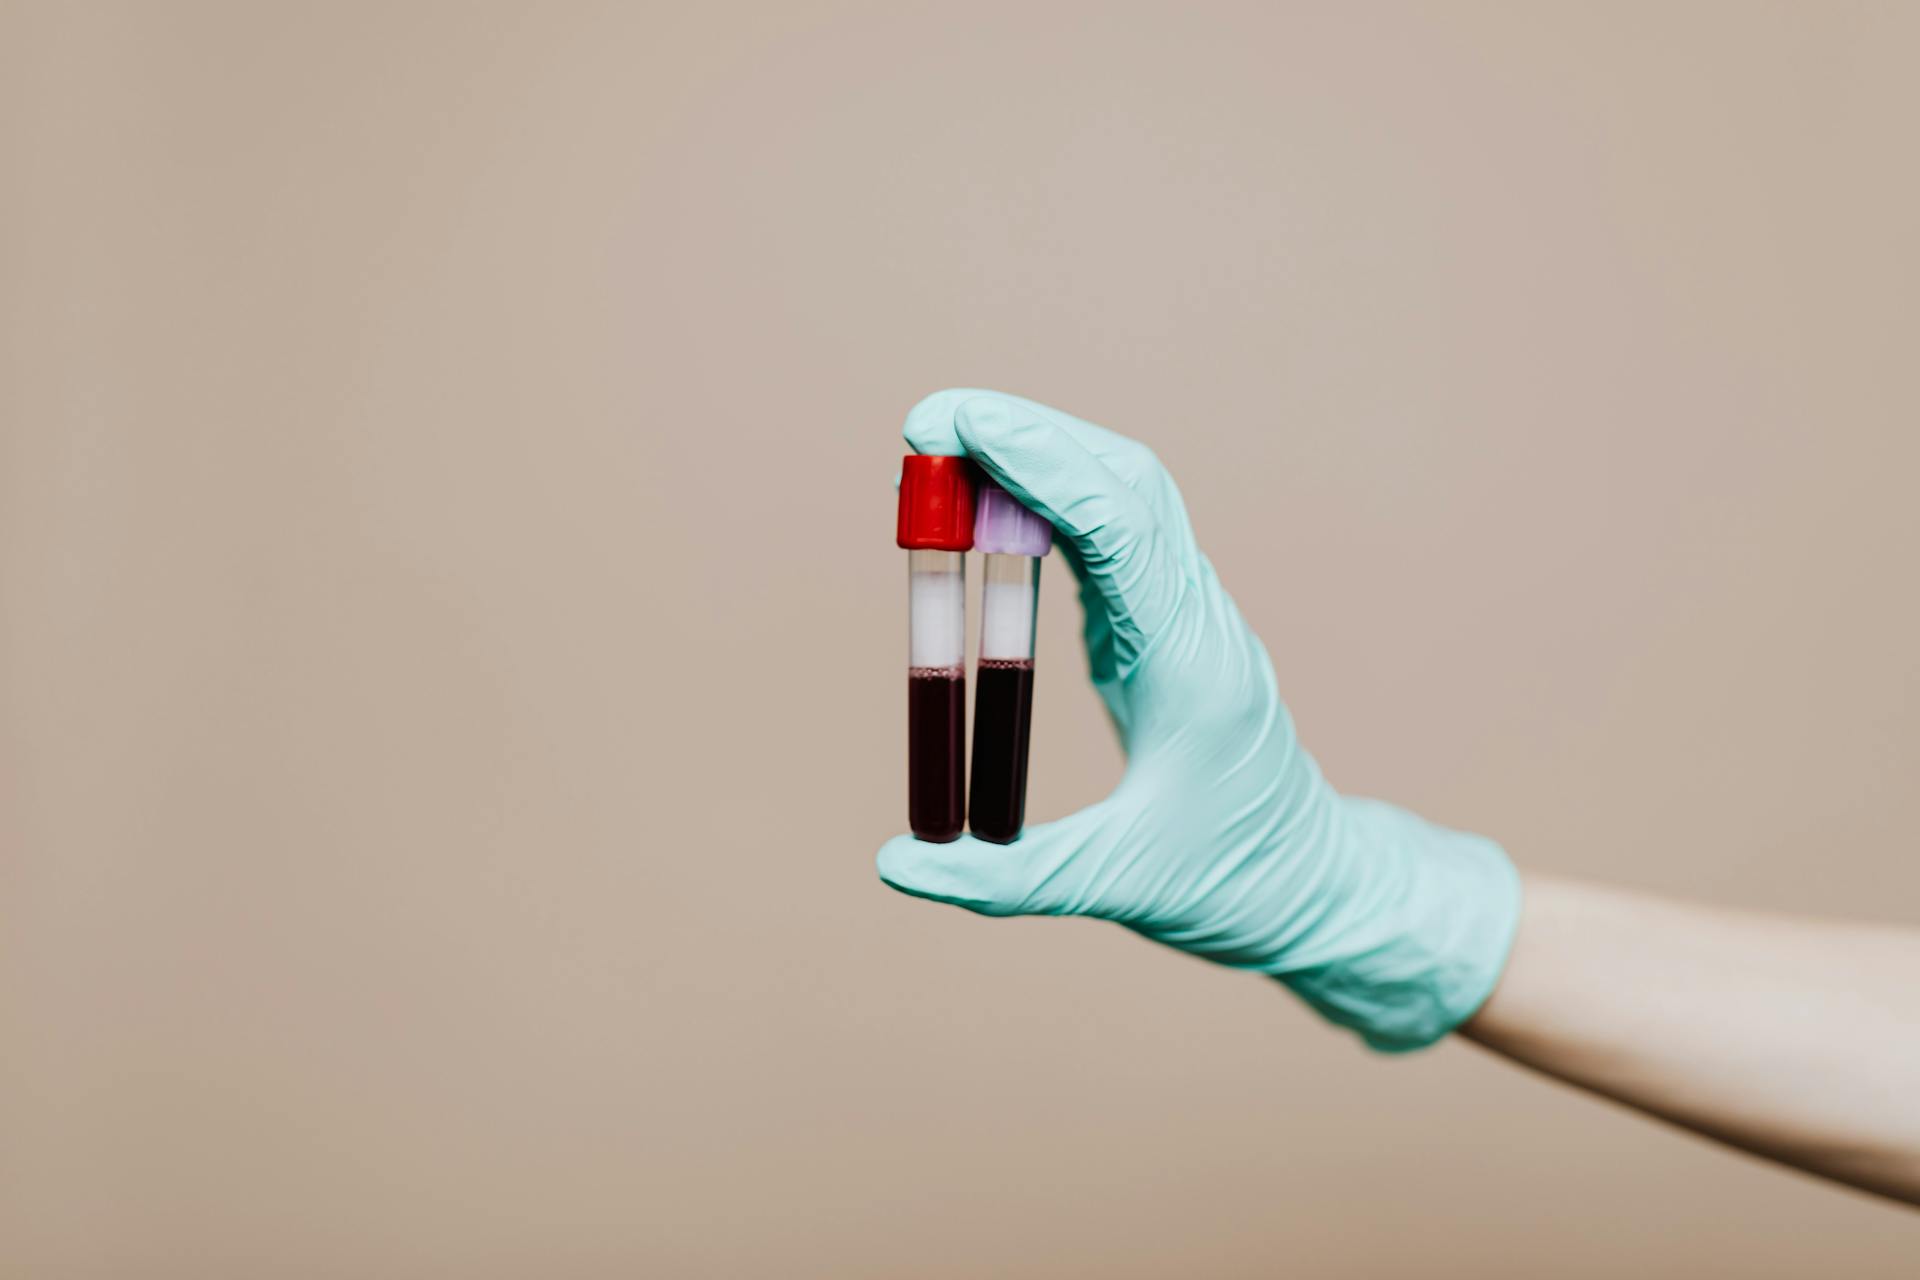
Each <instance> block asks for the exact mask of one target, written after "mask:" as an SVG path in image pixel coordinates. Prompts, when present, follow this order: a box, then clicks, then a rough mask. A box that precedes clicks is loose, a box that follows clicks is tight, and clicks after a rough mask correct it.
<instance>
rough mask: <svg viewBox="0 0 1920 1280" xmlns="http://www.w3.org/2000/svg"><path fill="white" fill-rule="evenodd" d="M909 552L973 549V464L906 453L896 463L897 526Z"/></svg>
mask: <svg viewBox="0 0 1920 1280" xmlns="http://www.w3.org/2000/svg"><path fill="white" fill-rule="evenodd" d="M896 540H897V541H898V542H899V543H900V545H901V546H903V547H905V548H906V549H907V550H909V551H971V550H973V464H972V463H971V462H969V461H967V460H966V459H965V458H941V457H935V456H933V455H931V454H922V453H910V454H908V455H907V457H906V460H905V461H903V462H902V463H901V464H900V525H899V531H898V535H897V538H896Z"/></svg>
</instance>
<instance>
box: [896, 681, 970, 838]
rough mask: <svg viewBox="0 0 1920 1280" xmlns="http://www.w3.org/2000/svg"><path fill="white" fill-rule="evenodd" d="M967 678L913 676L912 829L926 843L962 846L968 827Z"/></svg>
mask: <svg viewBox="0 0 1920 1280" xmlns="http://www.w3.org/2000/svg"><path fill="white" fill-rule="evenodd" d="M966 751H967V675H966V671H965V669H964V668H961V667H911V668H909V669H908V671H907V825H908V826H910V827H912V828H913V834H914V835H916V836H918V837H919V838H920V839H922V840H930V841H932V842H934V843H935V844H945V843H946V842H947V841H949V840H956V839H958V838H959V836H960V830H961V828H962V827H963V826H964V825H965V823H966V808H965V806H966V799H967V795H966V793H967V759H966Z"/></svg>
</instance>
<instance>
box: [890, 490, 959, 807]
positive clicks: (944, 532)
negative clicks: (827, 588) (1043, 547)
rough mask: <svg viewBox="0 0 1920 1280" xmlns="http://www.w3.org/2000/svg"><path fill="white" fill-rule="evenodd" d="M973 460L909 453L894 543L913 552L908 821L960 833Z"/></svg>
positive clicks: (909, 578) (910, 558) (910, 575)
mask: <svg viewBox="0 0 1920 1280" xmlns="http://www.w3.org/2000/svg"><path fill="white" fill-rule="evenodd" d="M973 488H974V476H973V465H972V464H971V463H969V462H968V461H967V460H966V459H965V458H941V457H931V456H921V455H917V454H916V455H912V456H909V457H908V458H907V459H906V461H905V462H903V463H902V464H901V467H900V520H899V531H898V536H897V541H898V542H899V544H900V545H901V546H902V547H904V548H906V552H907V825H908V826H909V827H911V828H912V830H913V834H914V835H915V836H917V837H919V838H920V839H922V840H931V841H933V842H935V843H936V844H944V843H946V842H947V841H949V840H955V839H958V838H959V835H960V830H961V827H962V826H964V825H965V822H966V808H965V806H966V790H967V758H966V757H967V666H966V662H967V557H966V552H967V550H968V549H969V548H970V547H972V546H973Z"/></svg>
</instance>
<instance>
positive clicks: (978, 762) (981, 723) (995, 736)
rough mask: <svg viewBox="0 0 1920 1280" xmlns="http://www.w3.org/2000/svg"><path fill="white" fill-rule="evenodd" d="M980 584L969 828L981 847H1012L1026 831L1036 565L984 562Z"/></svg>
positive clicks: (1034, 560)
mask: <svg viewBox="0 0 1920 1280" xmlns="http://www.w3.org/2000/svg"><path fill="white" fill-rule="evenodd" d="M982 583H983V585H982V587H981V593H980V667H979V678H978V680H977V681H976V683H975V686H974V695H973V699H974V701H973V792H972V795H971V796H970V797H969V799H968V804H967V825H968V826H969V828H970V829H971V830H972V831H973V834H974V835H975V836H977V837H979V838H980V839H982V840H990V841H993V842H994V843H996V844H1009V843H1011V842H1012V841H1013V840H1014V839H1015V838H1016V837H1018V836H1019V834H1020V828H1021V827H1022V826H1024V825H1025V823H1026V813H1027V741H1028V738H1029V737H1030V735H1031V730H1032V725H1033V637H1034V623H1035V616H1036V614H1038V612H1039V605H1040V560H1039V558H1038V557H1037V556H1016V555H989V556H987V557H986V569H985V571H984V577H983V579H982Z"/></svg>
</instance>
